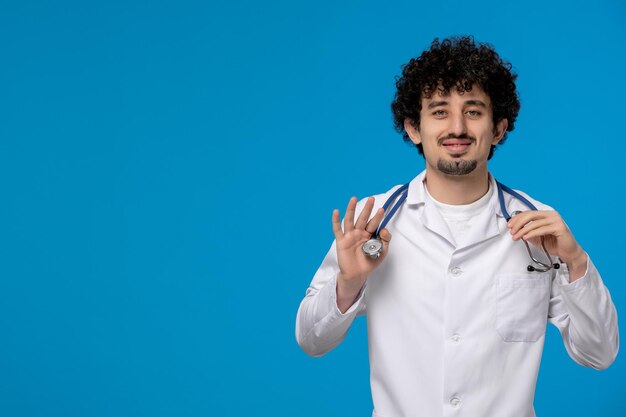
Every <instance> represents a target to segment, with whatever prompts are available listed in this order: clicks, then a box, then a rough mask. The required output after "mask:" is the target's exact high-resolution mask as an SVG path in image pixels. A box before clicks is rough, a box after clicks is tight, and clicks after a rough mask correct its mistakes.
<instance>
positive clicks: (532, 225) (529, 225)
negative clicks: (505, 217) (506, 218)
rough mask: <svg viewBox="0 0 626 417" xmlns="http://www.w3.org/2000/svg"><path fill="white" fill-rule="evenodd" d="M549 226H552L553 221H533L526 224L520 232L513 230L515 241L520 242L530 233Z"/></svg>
mask: <svg viewBox="0 0 626 417" xmlns="http://www.w3.org/2000/svg"><path fill="white" fill-rule="evenodd" d="M549 224H552V221H551V220H550V219H542V220H534V221H531V222H530V223H526V224H525V225H524V226H523V227H522V228H520V229H519V230H515V229H511V234H512V235H513V240H518V239H519V238H521V237H522V236H524V235H526V234H527V233H528V232H531V231H533V230H536V229H538V228H540V227H544V226H547V225H549Z"/></svg>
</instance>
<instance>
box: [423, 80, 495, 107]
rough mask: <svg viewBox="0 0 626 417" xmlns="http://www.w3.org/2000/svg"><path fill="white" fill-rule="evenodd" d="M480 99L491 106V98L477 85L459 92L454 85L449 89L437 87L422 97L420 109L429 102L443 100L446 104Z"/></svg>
mask: <svg viewBox="0 0 626 417" xmlns="http://www.w3.org/2000/svg"><path fill="white" fill-rule="evenodd" d="M476 100H478V101H482V102H483V103H485V105H486V106H487V107H489V108H491V99H490V98H489V95H488V94H487V93H485V90H483V89H482V88H481V87H480V86H479V85H476V84H474V85H473V86H472V89H471V90H469V91H461V92H459V91H458V90H457V89H456V88H455V87H452V88H451V89H450V90H449V91H442V90H441V89H440V88H437V89H436V90H435V91H434V92H433V93H432V94H431V95H430V97H422V109H423V108H425V107H427V106H428V104H430V103H431V102H445V103H446V104H452V103H461V104H462V103H464V102H466V101H476Z"/></svg>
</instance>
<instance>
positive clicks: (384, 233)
mask: <svg viewBox="0 0 626 417" xmlns="http://www.w3.org/2000/svg"><path fill="white" fill-rule="evenodd" d="M379 237H380V240H382V241H383V253H384V254H386V253H387V250H389V242H391V233H390V232H389V230H387V229H383V230H381V231H380V234H379Z"/></svg>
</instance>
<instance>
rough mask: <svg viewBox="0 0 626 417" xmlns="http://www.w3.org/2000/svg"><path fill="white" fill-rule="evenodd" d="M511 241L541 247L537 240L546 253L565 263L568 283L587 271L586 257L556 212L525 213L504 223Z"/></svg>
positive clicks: (531, 211) (530, 211)
mask: <svg viewBox="0 0 626 417" xmlns="http://www.w3.org/2000/svg"><path fill="white" fill-rule="evenodd" d="M508 227H509V230H510V232H511V235H513V240H519V239H523V240H526V241H528V242H530V243H532V244H533V245H535V246H537V247H541V237H542V236H543V239H544V244H545V246H546V249H547V250H548V253H550V255H552V256H558V257H559V259H561V261H562V262H564V263H566V264H567V268H568V270H569V273H570V282H572V281H574V280H576V279H578V278H580V277H582V276H583V275H584V274H585V271H586V270H587V254H586V253H585V251H584V250H583V248H582V247H581V246H580V245H579V244H578V242H576V239H575V238H574V235H573V234H572V232H571V231H570V230H569V227H567V225H566V224H565V222H564V221H563V219H562V218H561V216H560V215H559V213H557V212H556V211H554V210H529V211H524V212H522V213H520V214H517V215H515V216H513V217H512V218H511V220H509V223H508Z"/></svg>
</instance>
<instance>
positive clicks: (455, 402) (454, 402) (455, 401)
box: [450, 397, 461, 408]
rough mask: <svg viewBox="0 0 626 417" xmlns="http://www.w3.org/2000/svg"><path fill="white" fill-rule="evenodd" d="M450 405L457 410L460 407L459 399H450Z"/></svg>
mask: <svg viewBox="0 0 626 417" xmlns="http://www.w3.org/2000/svg"><path fill="white" fill-rule="evenodd" d="M450 405H451V406H452V407H454V408H457V407H458V406H460V405H461V399H460V398H457V397H452V398H450Z"/></svg>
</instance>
